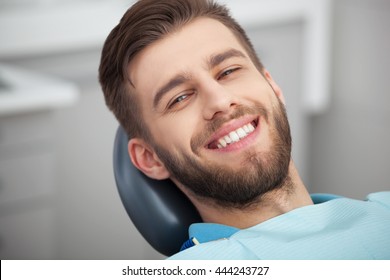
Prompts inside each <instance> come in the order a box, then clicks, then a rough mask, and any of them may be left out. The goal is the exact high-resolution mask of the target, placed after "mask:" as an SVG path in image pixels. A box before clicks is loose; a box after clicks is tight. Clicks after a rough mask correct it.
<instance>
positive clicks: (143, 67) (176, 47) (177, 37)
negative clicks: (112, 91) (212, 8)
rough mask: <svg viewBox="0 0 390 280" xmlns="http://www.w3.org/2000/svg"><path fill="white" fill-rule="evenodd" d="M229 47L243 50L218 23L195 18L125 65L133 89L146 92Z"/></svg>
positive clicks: (193, 68)
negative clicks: (127, 67) (127, 66)
mask: <svg viewBox="0 0 390 280" xmlns="http://www.w3.org/2000/svg"><path fill="white" fill-rule="evenodd" d="M231 48H234V49H237V50H240V51H242V52H243V53H246V51H245V50H244V48H243V47H242V46H241V44H240V43H239V42H238V40H237V39H236V37H235V36H234V35H233V33H232V32H231V31H230V30H229V29H228V28H227V27H226V26H224V25H223V24H222V23H220V22H218V21H216V20H214V19H210V18H200V19H196V20H195V21H193V22H191V23H189V24H187V25H185V26H184V27H183V28H181V29H180V30H179V31H177V32H174V33H171V34H169V35H167V36H166V37H164V38H163V39H161V40H158V41H156V42H155V43H153V44H151V45H150V46H148V47H146V48H145V49H144V50H142V51H141V52H140V53H139V54H138V55H137V56H136V57H135V58H134V59H133V60H132V62H131V63H130V64H129V70H130V71H129V73H130V77H129V78H130V80H131V81H132V84H133V85H134V87H135V89H136V92H142V95H145V94H146V95H148V93H152V92H153V91H154V90H155V89H156V87H158V86H159V85H160V84H161V83H164V82H165V81H166V80H167V79H169V78H170V77H172V76H173V75H176V74H177V73H179V72H191V71H194V70H195V69H196V67H200V66H202V65H203V66H204V62H205V61H206V60H207V59H208V58H209V57H210V56H211V55H213V54H216V53H220V52H223V51H226V50H227V49H231Z"/></svg>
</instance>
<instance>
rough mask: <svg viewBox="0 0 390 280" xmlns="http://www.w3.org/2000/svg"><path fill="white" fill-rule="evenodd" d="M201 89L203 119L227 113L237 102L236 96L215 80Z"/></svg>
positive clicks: (210, 118)
mask: <svg viewBox="0 0 390 280" xmlns="http://www.w3.org/2000/svg"><path fill="white" fill-rule="evenodd" d="M201 90H202V96H203V117H204V119H205V120H212V119H213V118H215V117H217V116H218V115H222V114H229V113H231V111H232V110H233V109H234V107H235V106H236V105H237V104H238V101H237V100H236V97H235V96H234V95H233V94H232V93H231V92H229V91H228V90H227V89H226V88H225V87H223V86H222V85H221V84H219V83H218V82H217V81H214V82H211V83H209V84H208V85H207V86H204V87H203V88H202V89H201Z"/></svg>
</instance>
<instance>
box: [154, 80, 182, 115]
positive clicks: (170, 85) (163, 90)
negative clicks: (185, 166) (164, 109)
mask: <svg viewBox="0 0 390 280" xmlns="http://www.w3.org/2000/svg"><path fill="white" fill-rule="evenodd" d="M188 80H189V78H188V77H187V76H186V75H181V74H179V75H177V76H175V77H173V78H172V79H170V80H169V81H168V82H167V83H166V84H165V85H163V86H162V87H161V88H160V89H158V90H157V92H156V94H155V96H154V99H153V107H154V108H156V107H157V105H158V103H159V102H160V100H161V99H162V98H163V96H164V95H165V94H166V93H168V92H169V91H170V90H172V89H174V88H175V87H177V86H179V85H181V84H184V83H185V82H187V81H188Z"/></svg>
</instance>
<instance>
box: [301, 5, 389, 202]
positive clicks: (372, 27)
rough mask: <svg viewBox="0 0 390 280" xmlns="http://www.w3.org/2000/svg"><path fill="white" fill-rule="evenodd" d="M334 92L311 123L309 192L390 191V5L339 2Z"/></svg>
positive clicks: (362, 194) (335, 23) (335, 25)
mask: <svg viewBox="0 0 390 280" xmlns="http://www.w3.org/2000/svg"><path fill="white" fill-rule="evenodd" d="M334 2H335V8H334V20H333V55H332V86H331V88H332V91H331V94H332V95H331V103H330V107H329V109H328V111H327V112H326V113H325V114H322V115H319V116H316V117H313V118H312V120H311V139H310V143H311V146H310V152H309V154H310V189H311V191H313V192H331V193H337V194H340V195H346V196H350V197H355V198H361V199H363V198H364V197H365V195H366V194H367V193H369V192H373V191H380V190H390V162H389V159H390V145H389V143H390V125H389V121H390V109H389V105H390V94H389V91H390V85H389V81H390V80H389V75H390V70H389V65H390V55H389V52H390V36H389V34H390V33H389V29H390V1H388V0H365V1H363V0H359V1H356V0H341V1H339V0H338V1H334Z"/></svg>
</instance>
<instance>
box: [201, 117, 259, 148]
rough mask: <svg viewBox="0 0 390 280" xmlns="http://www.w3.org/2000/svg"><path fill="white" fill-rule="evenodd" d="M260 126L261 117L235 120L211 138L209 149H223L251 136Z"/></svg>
mask: <svg viewBox="0 0 390 280" xmlns="http://www.w3.org/2000/svg"><path fill="white" fill-rule="evenodd" d="M258 124H259V117H256V118H253V117H252V118H248V117H247V118H243V119H240V120H234V121H232V122H229V123H228V124H226V125H224V126H223V127H222V128H221V129H219V130H218V131H217V132H216V133H214V135H213V136H212V137H211V140H210V141H208V144H207V145H206V147H207V148H208V149H223V148H226V147H228V146H229V145H231V144H233V143H237V142H240V141H241V140H242V139H245V138H246V137H248V136H249V135H251V134H252V133H253V132H254V131H255V129H256V127H257V126H258Z"/></svg>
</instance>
